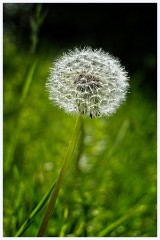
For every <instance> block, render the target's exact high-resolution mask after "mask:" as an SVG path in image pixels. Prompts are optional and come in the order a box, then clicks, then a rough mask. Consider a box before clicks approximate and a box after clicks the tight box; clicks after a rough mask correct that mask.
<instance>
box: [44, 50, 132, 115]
mask: <svg viewBox="0 0 160 240" xmlns="http://www.w3.org/2000/svg"><path fill="white" fill-rule="evenodd" d="M128 79H129V78H128V76H127V72H126V71H125V69H124V67H122V66H121V64H120V61H119V60H118V59H116V58H115V57H113V56H111V55H110V54H108V53H105V52H104V51H103V50H101V49H99V50H92V49H91V48H89V47H87V48H84V49H77V48H75V50H74V51H69V52H68V53H65V54H64V55H63V56H62V57H60V58H59V59H58V60H57V61H55V62H54V63H53V68H51V69H50V75H49V79H48V82H47V84H46V87H47V88H48V90H49V98H50V99H51V100H52V101H53V102H55V104H57V105H58V106H59V107H60V108H63V109H64V110H65V111H66V112H67V113H71V114H81V115H85V116H90V117H91V118H92V117H98V116H110V115H111V114H113V113H114V112H115V111H116V110H117V108H118V107H119V106H120V105H121V103H122V102H123V101H125V99H126V94H127V91H128V87H129V83H128Z"/></svg>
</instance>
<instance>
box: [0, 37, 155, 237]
mask: <svg viewBox="0 0 160 240" xmlns="http://www.w3.org/2000/svg"><path fill="white" fill-rule="evenodd" d="M5 37H6V39H5V45H4V124H3V125H4V139H3V140H4V163H3V167H4V202H3V209H4V215H3V221H4V233H3V234H4V236H15V234H16V232H17V231H18V230H19V228H20V227H21V225H22V224H23V223H24V221H25V220H26V219H27V217H28V216H29V214H30V213H31V212H32V210H33V209H34V208H35V207H36V206H37V204H38V203H39V202H40V201H41V199H42V197H43V196H44V195H45V194H46V192H47V191H48V190H49V188H50V187H51V185H52V184H53V183H54V182H55V181H56V179H57V177H58V173H59V171H60V168H61V165H62V161H63V157H64V155H65V152H66V149H67V146H68V142H69V140H70V137H71V135H72V132H73V128H74V125H75V121H76V117H75V116H69V115H67V114H66V113H64V111H63V110H61V109H58V108H57V107H56V106H54V105H52V104H51V103H50V101H49V100H48V93H47V92H46V90H45V87H44V86H45V83H46V79H47V76H48V70H49V67H50V65H51V62H52V60H53V59H54V58H56V57H57V54H56V53H57V52H59V50H58V49H54V46H53V48H52V49H50V51H49V53H48V51H47V52H45V51H43V50H42V51H41V52H40V53H39V54H38V55H36V56H34V57H33V55H31V54H30V53H28V51H27V50H25V49H24V50H19V49H18V48H17V47H16V45H15V44H14V42H12V41H10V39H8V38H7V36H5ZM44 49H45V46H44ZM47 49H48V48H47ZM13 59H14V61H13ZM34 64H35V65H34ZM141 77H142V76H141V75H139V74H138V73H137V74H134V75H133V76H131V88H130V93H129V94H128V99H127V101H126V102H125V103H124V104H123V105H122V106H121V107H120V108H119V109H118V111H117V113H116V114H114V115H113V116H112V117H110V118H97V119H90V118H85V119H84V123H83V134H82V135H81V138H80V139H79V144H77V148H76V151H75V154H74V158H73V161H72V164H71V167H70V169H69V171H68V172H67V175H66V177H65V180H64V182H63V184H62V188H61V190H60V193H59V197H58V201H57V203H56V207H55V211H54V214H53V216H52V217H51V219H50V221H49V225H48V228H47V231H46V232H45V236H48V237H49V236H61V237H63V236H75V237H83V236H87V237H91V236H93V237H97V236H102V237H154V236H156V234H157V226H156V224H157V223H156V159H157V153H156V144H157V143H156V140H157V139H156V137H157V136H156V133H157V131H156V118H157V116H156V111H157V109H156V101H154V100H153V98H152V97H151V96H150V93H146V92H145V91H142V89H140V88H139V85H138V84H139V82H140V78H141ZM43 214H44V210H42V211H41V212H40V213H38V214H37V216H36V217H35V219H34V220H33V221H32V223H31V225H30V226H29V228H28V229H27V230H26V231H25V232H24V234H23V236H26V237H34V236H36V235H37V233H38V230H39V227H40V224H41V222H42V218H43Z"/></svg>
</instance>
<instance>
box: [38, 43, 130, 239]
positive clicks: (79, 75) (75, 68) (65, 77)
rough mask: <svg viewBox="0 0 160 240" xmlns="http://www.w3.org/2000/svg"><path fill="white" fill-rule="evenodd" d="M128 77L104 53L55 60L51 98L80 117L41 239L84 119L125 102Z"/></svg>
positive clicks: (77, 52)
mask: <svg viewBox="0 0 160 240" xmlns="http://www.w3.org/2000/svg"><path fill="white" fill-rule="evenodd" d="M128 86H129V84H128V77H127V72H126V71H125V70H124V67H122V66H121V64H120V62H119V60H118V59H116V58H114V57H112V56H111V55H110V54H108V53H105V52H103V51H102V50H101V49H100V50H92V49H91V48H84V49H82V50H79V49H77V48H75V50H74V51H69V52H68V53H66V54H64V55H63V56H62V57H60V58H59V59H58V60H57V61H55V63H54V66H53V68H51V69H50V76H49V80H48V82H47V84H46V87H47V88H48V89H49V93H50V96H49V97H50V99H51V100H52V101H53V102H55V103H56V104H57V105H58V106H59V107H60V108H63V109H64V110H65V111H66V112H67V113H71V114H79V116H78V118H77V120H76V124H75V127H74V130H73V134H72V137H71V139H70V141H69V144H68V148H67V151H66V154H65V157H64V161H63V164H62V167H61V170H60V173H59V176H58V179H57V181H56V183H55V186H54V190H53V192H52V194H51V197H50V201H49V203H48V207H47V210H46V212H45V214H44V217H43V220H42V223H41V226H40V228H39V231H38V235H37V236H38V237H42V236H43V234H44V232H45V230H46V227H47V224H48V221H49V218H50V217H51V214H52V211H53V209H54V207H55V204H56V199H57V197H58V193H59V191H60V188H61V185H62V181H63V179H64V176H65V174H66V172H67V169H68V167H69V164H70V161H71V159H72V155H73V152H74V149H75V146H76V143H77V141H78V135H79V132H80V130H81V129H82V117H81V116H90V117H91V118H92V116H93V117H98V116H109V115H111V114H112V113H114V112H115V111H116V109H117V108H118V107H119V105H120V104H121V103H122V102H123V101H124V100H125V98H126V93H127V89H128Z"/></svg>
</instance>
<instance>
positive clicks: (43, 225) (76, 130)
mask: <svg viewBox="0 0 160 240" xmlns="http://www.w3.org/2000/svg"><path fill="white" fill-rule="evenodd" d="M81 121H82V119H81V116H79V117H78V118H77V121H76V124H75V128H74V131H73V134H72V137H71V140H70V142H69V145H68V149H67V152H66V155H65V158H64V162H63V165H62V168H61V171H60V173H59V176H58V180H57V182H56V185H55V188H54V190H53V193H52V195H51V198H50V201H49V204H48V207H47V210H46V212H45V215H44V217H43V221H42V223H41V226H40V229H39V232H38V235H37V237H43V235H44V232H45V230H46V228H47V224H48V221H49V218H50V216H51V214H52V212H53V209H54V207H55V203H56V200H57V197H58V193H59V190H60V187H61V184H62V181H63V178H64V176H65V173H66V171H67V168H68V166H69V163H70V160H71V157H72V154H73V151H74V148H75V146H76V142H77V139H78V133H79V130H80V128H81Z"/></svg>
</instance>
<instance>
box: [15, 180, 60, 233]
mask: <svg viewBox="0 0 160 240" xmlns="http://www.w3.org/2000/svg"><path fill="white" fill-rule="evenodd" d="M54 186H55V183H54V184H52V186H51V187H50V189H49V190H48V192H47V193H46V194H45V195H44V197H43V198H42V200H41V201H40V202H39V203H38V205H37V206H36V207H35V208H34V210H33V211H32V212H31V214H30V215H29V217H28V218H27V219H26V220H25V222H24V223H23V224H22V226H21V227H20V229H19V230H18V232H17V233H16V235H15V237H21V236H22V234H23V233H24V232H25V231H26V229H27V228H28V227H29V226H30V224H31V222H32V221H33V220H34V219H35V217H36V216H37V214H38V213H39V212H40V211H41V210H43V209H44V208H45V206H46V204H47V200H48V199H49V196H50V194H51V192H52V190H53V189H54Z"/></svg>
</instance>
